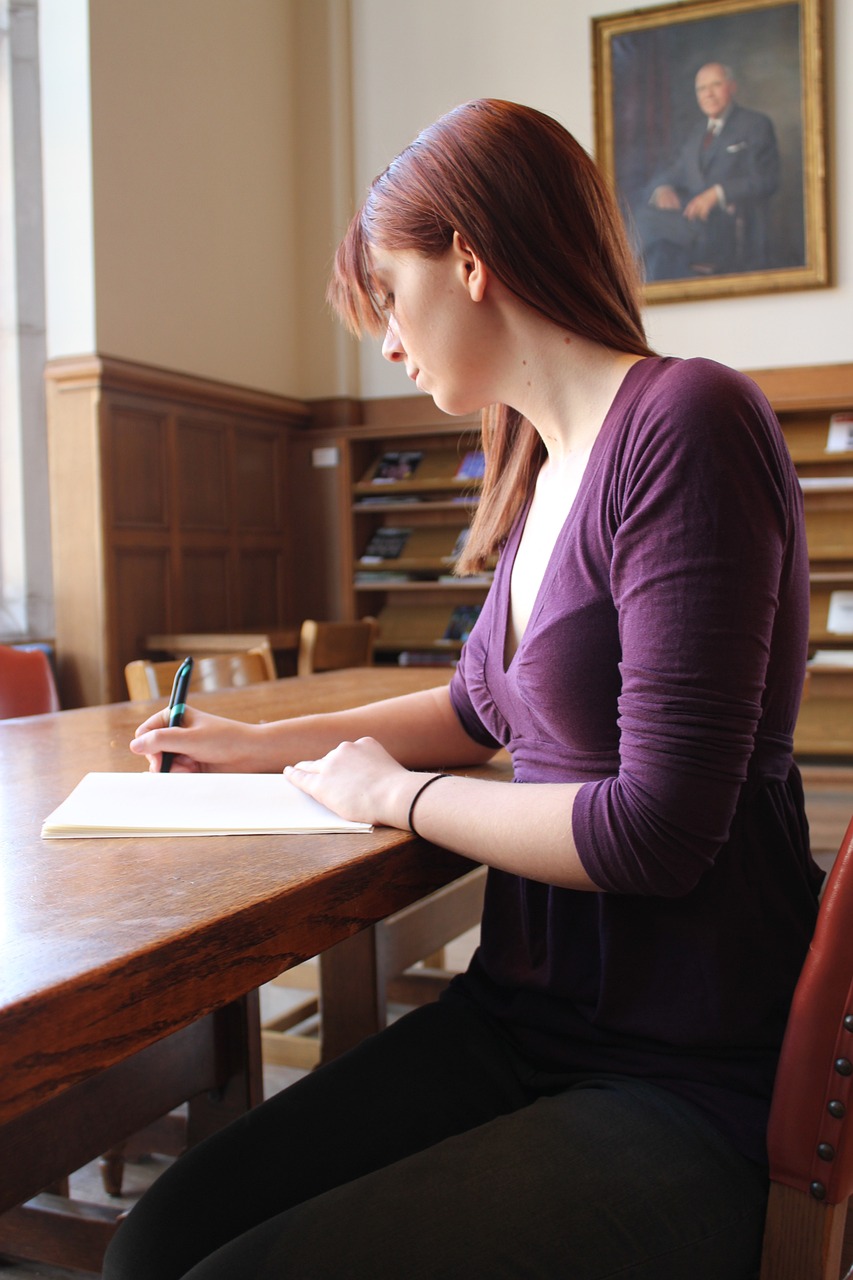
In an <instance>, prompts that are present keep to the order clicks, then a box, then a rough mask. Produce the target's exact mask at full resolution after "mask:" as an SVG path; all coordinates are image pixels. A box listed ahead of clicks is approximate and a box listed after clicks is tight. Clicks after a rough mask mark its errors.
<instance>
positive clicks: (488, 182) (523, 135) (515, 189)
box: [328, 98, 653, 573]
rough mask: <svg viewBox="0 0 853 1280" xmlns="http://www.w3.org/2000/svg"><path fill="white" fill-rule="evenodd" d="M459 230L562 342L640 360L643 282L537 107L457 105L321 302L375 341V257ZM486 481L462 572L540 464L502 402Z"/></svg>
mask: <svg viewBox="0 0 853 1280" xmlns="http://www.w3.org/2000/svg"><path fill="white" fill-rule="evenodd" d="M454 231H458V232H459V233H460V235H461V236H462V238H463V239H464V240H465V241H466V243H467V244H468V245H469V246H470V248H471V249H472V250H473V252H474V253H475V254H476V255H477V256H478V257H479V258H482V260H483V262H485V263H486V265H487V266H488V267H489V268H490V270H491V271H493V272H494V274H495V275H496V276H497V278H498V279H499V280H501V282H502V283H503V284H504V285H505V286H506V287H507V288H509V289H511V290H512V292H513V293H515V294H516V295H517V296H518V297H519V298H521V299H522V301H523V302H525V303H526V304H527V305H528V306H530V307H532V308H533V309H534V310H535V311H538V312H539V313H540V314H541V315H543V316H545V317H546V318H547V319H548V320H551V321H552V322H553V323H554V324H556V325H559V326H560V327H561V328H563V329H565V330H567V331H568V332H571V333H575V334H578V335H579V336H582V337H584V338H587V339H589V340H591V341H593V342H598V343H600V344H601V345H602V346H605V347H609V348H612V349H613V350H616V351H625V352H630V353H632V354H634V355H640V356H647V355H652V354H653V352H652V350H651V348H650V347H649V346H648V343H647V341H646V336H645V332H644V329H643V322H642V318H641V305H640V297H641V292H640V284H641V281H640V275H639V270H638V267H637V264H636V260H635V258H634V256H633V253H632V251H631V248H630V245H629V243H628V240H627V236H626V234H625V229H624V226H623V223H622V219H621V216H620V214H619V211H618V208H617V205H616V201H615V200H614V198H613V195H612V193H611V192H610V189H609V187H608V186H607V183H606V182H605V180H604V178H603V176H602V174H601V173H600V172H599V170H598V169H597V168H596V166H595V164H594V163H593V161H592V160H591V158H590V157H589V156H588V155H587V153H586V151H584V149H583V147H581V146H580V144H579V143H578V142H577V141H576V140H575V138H573V137H572V135H571V134H570V133H569V132H568V131H567V130H566V129H564V128H563V127H562V125H560V124H558V123H557V121H556V120H553V119H552V118H551V117H550V116H547V115H544V114H543V113H542V112H540V111H536V110H534V109H533V108H532V107H524V106H519V105H518V104H516V103H512V102H503V101H499V100H496V99H490V98H486V99H480V100H477V101H474V102H467V103H464V104H463V105H462V106H459V107H456V108H455V109H454V110H453V111H450V112H449V113H448V114H447V115H445V116H442V118H441V119H440V120H437V121H436V123H435V124H433V125H430V126H429V128H427V129H424V130H423V132H422V133H420V134H419V135H418V137H417V138H416V139H415V140H414V142H412V143H411V144H410V145H409V146H408V147H407V148H406V149H405V150H404V151H402V152H401V153H400V155H399V156H397V158H396V160H393V161H392V162H391V164H390V165H389V166H388V168H387V169H386V170H385V171H384V172H383V173H381V174H380V175H379V177H377V178H376V179H375V180H374V182H373V184H372V186H371V188H370V191H369V192H368V195H367V198H366V199H365V201H364V204H363V205H362V207H361V209H360V210H359V212H358V213H357V214H356V216H355V218H354V219H353V220H352V222H351V223H350V226H349V229H348V231H347V233H346V235H345V237H344V239H343V241H342V242H341V245H340V247H339V248H338V252H337V255H336V257H335V266H334V273H333V276H332V280H331V282H330V284H329V290H328V298H329V301H330V303H331V304H332V306H333V307H334V308H335V309H336V311H337V312H338V314H339V316H340V317H341V319H342V320H343V321H344V323H345V324H347V326H348V327H349V328H350V329H351V330H352V331H353V332H355V333H363V332H368V333H374V334H381V333H382V332H384V329H385V325H386V315H385V312H384V309H383V297H382V294H381V291H380V290H379V288H378V286H377V284H376V281H375V279H374V276H373V270H372V264H371V254H370V250H371V247H372V246H377V247H382V248H384V249H415V250H417V251H418V252H420V253H422V254H423V255H424V256H425V257H439V256H441V255H442V254H443V253H445V252H446V251H447V250H448V249H449V248H450V245H451V243H452V240H453V233H454ZM483 447H484V450H485V453H486V471H485V475H484V478H483V489H482V496H481V500H480V505H479V507H478V510H477V514H476V516H475V518H474V521H473V524H472V528H471V535H470V537H469V539H468V543H467V546H466V548H465V552H464V553H463V556H462V559H461V560H460V562H459V565H458V570H459V571H460V572H462V573H470V572H473V571H475V570H477V569H479V568H481V567H482V566H483V565H484V563H485V562H486V560H487V558H488V557H489V556H490V555H493V554H494V553H495V552H496V551H497V550H498V548H499V547H500V545H501V544H502V542H503V541H504V539H505V538H506V536H507V534H508V532H509V529H510V527H511V525H512V521H513V519H514V518H515V516H516V515H517V513H518V511H519V510H520V508H521V507H522V505H523V504H524V502H525V501H526V499H527V496H528V494H529V493H530V491H531V488H532V485H533V483H534V482H535V477H536V475H537V473H538V471H539V468H540V467H541V465H542V462H543V461H544V459H545V451H544V446H543V444H542V441H541V439H540V437H539V435H538V433H537V432H536V430H535V428H534V427H533V426H532V425H531V424H530V423H529V422H528V421H527V420H526V419H525V418H524V417H522V415H520V414H519V413H517V412H516V411H515V410H513V409H510V408H509V407H508V406H506V405H493V406H491V407H490V408H488V409H486V410H484V411H483Z"/></svg>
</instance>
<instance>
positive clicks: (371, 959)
mask: <svg viewBox="0 0 853 1280" xmlns="http://www.w3.org/2000/svg"><path fill="white" fill-rule="evenodd" d="M378 629H379V628H378V623H377V621H376V619H375V618H371V617H367V618H362V619H361V621H359V622H316V621H314V620H313V619H307V620H306V621H305V622H303V624H302V627H301V630H300V636H299V655H298V660H297V672H298V674H299V675H310V674H312V673H313V672H315V671H332V670H340V669H341V668H343V667H355V666H367V665H369V664H370V662H371V661H372V658H373V646H374V643H375V640H376V635H377V632H378ZM484 887H485V870H484V869H483V868H479V869H478V870H476V871H472V872H470V873H469V874H468V875H467V876H463V877H462V878H461V879H460V880H457V881H455V882H454V883H452V884H450V885H447V886H446V887H445V888H444V889H441V890H439V891H438V893H434V894H431V895H430V896H429V897H427V898H425V899H424V900H423V901H422V902H417V903H414V904H413V905H412V906H411V907H408V908H407V909H406V910H405V911H401V912H398V913H397V914H396V915H392V916H389V918H388V919H387V920H383V921H380V923H379V924H377V925H375V926H374V927H373V928H372V929H367V930H365V931H364V932H363V933H362V934H360V935H358V936H357V937H355V938H350V939H348V940H347V941H346V942H343V943H341V944H340V945H339V946H337V947H333V948H332V949H331V950H330V951H328V952H326V953H324V954H323V955H322V956H320V957H319V958H318V959H315V960H314V961H308V962H307V964H305V965H300V966H298V968H297V969H295V970H289V971H288V972H287V973H284V974H282V975H281V977H280V978H278V979H275V980H274V982H273V983H272V984H271V985H273V986H278V987H282V988H286V989H288V990H291V991H295V990H304V991H305V992H306V993H307V994H306V995H305V996H304V997H302V998H299V999H297V1001H296V1002H295V1003H294V1004H293V1005H292V1007H291V1008H290V1009H288V1010H287V1011H286V1012H285V1013H283V1014H279V1015H277V1016H276V1015H273V1016H271V1017H269V1018H265V1020H264V1021H263V1023H262V1028H261V1041H262V1048H263V1055H264V1060H265V1061H266V1062H268V1063H276V1064H277V1065H279V1066H291V1067H300V1068H302V1069H307V1068H310V1067H312V1066H315V1065H316V1064H317V1062H319V1061H321V1060H322V1061H324V1062H327V1061H329V1059H330V1058H334V1057H337V1055H338V1054H339V1053H343V1052H344V1051H345V1050H346V1049H349V1048H351V1047H352V1045H354V1044H356V1043H357V1042H358V1041H359V1040H361V1039H362V1038H363V1037H364V1036H366V1035H369V1034H371V1033H372V1032H374V1031H378V1030H379V1029H380V1028H381V1027H383V1026H384V1025H385V1023H386V1019H387V1006H388V1003H389V1001H397V1002H399V1003H402V1004H423V1003H424V1002H425V1001H427V1000H432V999H435V998H436V997H437V996H438V994H439V992H440V991H441V990H442V989H443V988H444V987H445V986H446V985H447V983H448V982H449V980H450V978H451V977H452V974H451V973H450V972H449V971H448V970H447V969H446V967H445V953H444V948H445V947H446V946H447V944H448V943H450V942H452V941H453V940H454V939H455V938H458V937H459V936H460V935H461V934H463V933H466V932H467V931H468V930H469V929H472V928H474V927H475V926H476V925H478V924H479V922H480V916H481V914H482V908H483V892H484ZM306 1023H307V1024H308V1025H309V1029H308V1030H303V1031H299V1030H298V1029H297V1028H299V1027H304V1026H305V1024H306ZM315 1029H316V1030H317V1032H318V1033H317V1034H315V1033H314V1032H315Z"/></svg>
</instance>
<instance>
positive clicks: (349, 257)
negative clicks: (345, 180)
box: [326, 210, 388, 337]
mask: <svg viewBox="0 0 853 1280" xmlns="http://www.w3.org/2000/svg"><path fill="white" fill-rule="evenodd" d="M364 222H365V211H364V210H362V211H361V212H360V213H358V214H357V215H356V216H355V217H354V218H353V220H352V222H351V223H350V225H349V228H348V230H347V233H346V235H345V236H344V238H343V240H342V241H341V243H340V245H339V246H338V251H337V253H336V254H335V262H334V267H333V269H332V278H331V280H330V281H329V287H328V289H327V290H326V300H327V301H328V303H329V304H330V306H331V307H333V308H334V310H335V312H336V313H337V315H338V317H339V319H340V320H341V321H342V322H343V323H344V324H345V325H346V327H347V328H348V329H349V330H350V332H351V333H354V334H355V335H356V337H361V336H362V335H364V334H371V335H372V336H374V337H378V336H380V335H381V334H383V333H384V332H385V328H386V326H387V323H388V317H387V315H386V312H385V307H384V301H385V300H384V296H383V294H382V292H381V290H380V288H379V286H378V284H377V282H376V277H375V275H374V271H373V264H372V261H371V256H370V241H369V239H368V237H367V234H366V232H365V228H364Z"/></svg>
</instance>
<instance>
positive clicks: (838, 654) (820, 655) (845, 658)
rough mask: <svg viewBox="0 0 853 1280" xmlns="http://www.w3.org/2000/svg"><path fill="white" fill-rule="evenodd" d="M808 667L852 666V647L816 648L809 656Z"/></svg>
mask: <svg viewBox="0 0 853 1280" xmlns="http://www.w3.org/2000/svg"><path fill="white" fill-rule="evenodd" d="M808 665H809V666H810V667H853V649H817V650H815V652H814V653H813V654H812V656H811V657H810V658H809V663H808Z"/></svg>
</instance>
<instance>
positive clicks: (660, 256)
mask: <svg viewBox="0 0 853 1280" xmlns="http://www.w3.org/2000/svg"><path fill="white" fill-rule="evenodd" d="M695 87H696V100H697V102H698V104H699V108H700V110H701V112H702V115H703V117H704V118H703V119H702V120H701V121H699V122H697V125H696V127H695V128H694V129H692V130H691V131H690V133H689V135H688V137H687V139H686V141H685V142H684V144H683V145H682V147H681V150H680V151H679V153H678V155H677V156H676V157H675V159H674V160H673V162H672V163H671V164H670V165H669V166H668V167H667V168H666V169H664V170H663V172H661V173H659V174H657V175H656V177H655V178H654V179H653V181H652V184H651V188H650V189H649V191H648V197H647V201H646V203H645V204H644V205H643V206H642V207H641V208H640V209H639V210H638V211H637V214H636V227H637V233H638V237H639V240H640V247H641V251H642V255H643V259H644V262H645V267H646V278H647V279H648V280H650V281H652V280H676V279H682V278H686V277H687V278H689V277H692V276H697V275H703V274H704V275H721V274H726V273H729V272H743V271H761V270H764V269H766V267H767V266H768V265H769V263H768V245H767V241H768V202H769V200H770V198H771V196H772V195H773V193H774V192H775V191H776V189H777V187H778V186H779V149H778V145H777V141H776V131H775V129H774V127H773V123H772V121H771V120H770V118H769V117H768V116H766V115H764V114H763V113H762V112H760V111H753V110H750V108H748V107H743V106H741V105H740V104H739V103H738V102H737V101H736V96H735V95H736V92H737V86H736V84H735V79H734V75H733V72H732V70H731V68H729V67H727V66H723V65H722V64H721V63H718V62H709V63H707V64H706V65H705V66H703V67H701V68H700V69H699V71H698V73H697V75H696V81H695Z"/></svg>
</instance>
